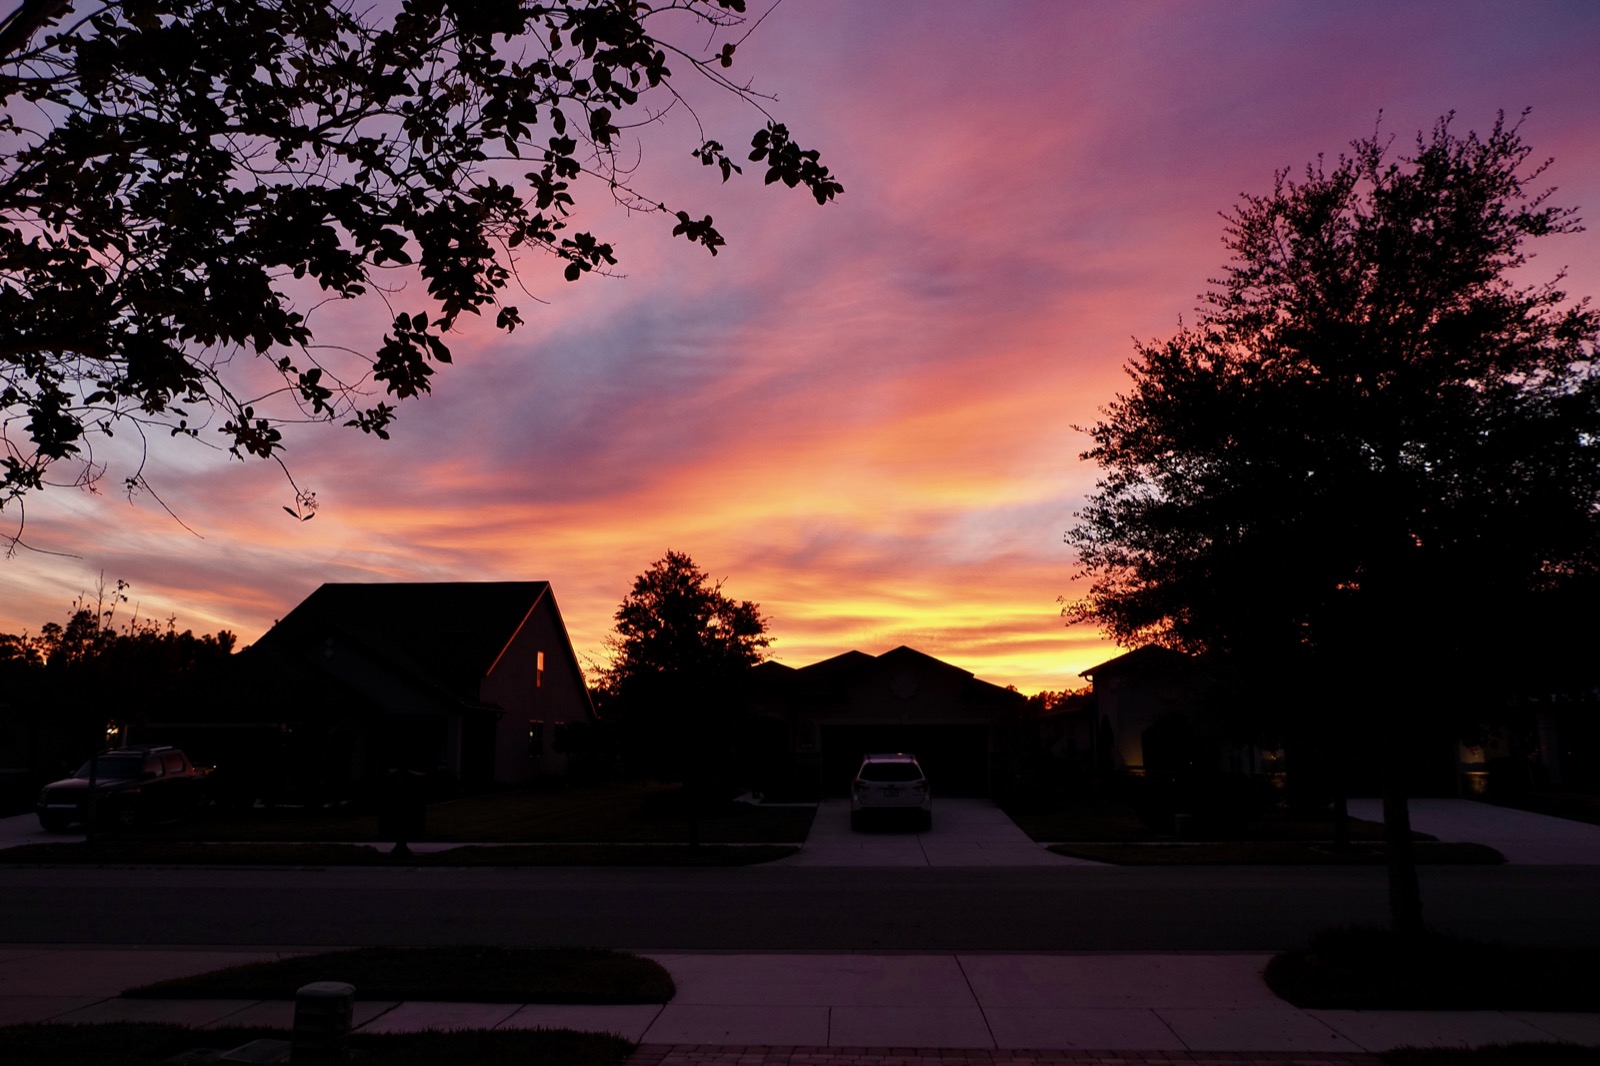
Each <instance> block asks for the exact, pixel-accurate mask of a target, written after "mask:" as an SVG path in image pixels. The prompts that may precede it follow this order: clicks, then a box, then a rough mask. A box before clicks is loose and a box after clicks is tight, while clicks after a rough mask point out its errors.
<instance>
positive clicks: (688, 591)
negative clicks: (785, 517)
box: [604, 551, 771, 714]
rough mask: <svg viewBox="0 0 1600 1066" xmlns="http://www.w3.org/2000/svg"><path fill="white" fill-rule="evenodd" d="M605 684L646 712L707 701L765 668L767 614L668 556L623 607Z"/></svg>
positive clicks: (690, 563) (678, 556)
mask: <svg viewBox="0 0 1600 1066" xmlns="http://www.w3.org/2000/svg"><path fill="white" fill-rule="evenodd" d="M616 620H617V627H616V630H615V632H614V633H613V634H612V638H611V664H610V666H609V667H608V669H607V670H606V672H605V678H604V684H605V686H606V688H607V689H608V690H610V692H611V693H612V694H613V695H615V696H616V697H617V698H618V699H620V700H623V701H624V702H627V701H630V700H631V701H632V702H635V703H636V704H638V705H639V710H640V711H642V712H644V713H647V714H649V713H657V712H661V713H664V712H665V711H666V710H667V708H664V707H652V706H650V704H651V703H652V701H656V700H668V701H677V700H689V699H697V698H700V699H703V698H705V697H706V696H707V694H709V693H712V692H715V691H716V690H718V689H720V688H725V687H726V686H727V684H728V682H729V680H730V679H732V678H735V677H737V676H738V675H739V674H740V673H741V672H742V671H744V670H745V669H747V668H749V667H751V666H754V665H755V664H756V663H758V662H760V661H761V659H762V656H763V654H764V649H765V648H766V647H767V645H768V644H769V643H771V638H769V637H768V636H767V622H766V619H764V618H762V617H761V608H760V607H759V606H758V605H757V604H754V603H752V602H750V601H749V600H734V599H731V598H729V597H728V596H725V595H723V592H722V583H721V582H720V581H713V580H712V579H711V577H710V575H709V574H707V573H706V572H705V571H704V570H702V569H700V568H699V567H698V566H696V565H695V563H694V560H693V559H691V558H689V556H688V555H686V554H684V553H683V552H674V551H669V552H667V554H666V555H664V556H662V557H661V558H660V559H657V560H656V561H655V562H654V563H651V564H650V568H649V569H648V570H646V571H645V572H644V573H642V574H640V575H639V576H638V577H636V578H634V580H633V587H632V588H631V589H630V590H629V591H628V594H627V596H625V597H624V598H623V600H622V604H621V606H619V607H618V608H617V615H616Z"/></svg>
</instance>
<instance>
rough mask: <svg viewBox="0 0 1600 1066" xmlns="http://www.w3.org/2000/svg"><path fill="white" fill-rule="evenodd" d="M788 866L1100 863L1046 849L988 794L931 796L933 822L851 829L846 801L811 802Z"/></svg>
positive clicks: (1074, 864)
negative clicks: (916, 827) (924, 826)
mask: <svg viewBox="0 0 1600 1066" xmlns="http://www.w3.org/2000/svg"><path fill="white" fill-rule="evenodd" d="M779 862H780V864H782V865H788V866H1100V865H1102V864H1101V863H1096V862H1088V861H1086V860H1084V859H1069V858H1066V857H1064V856H1061V855H1055V854H1052V853H1051V852H1049V851H1046V850H1045V849H1044V847H1042V846H1041V845H1039V844H1035V843H1034V842H1033V841H1032V840H1031V839H1029V838H1028V835H1027V834H1026V833H1024V832H1023V831H1022V830H1020V829H1018V828H1017V826H1016V823H1014V822H1012V821H1011V819H1010V818H1007V817H1006V815H1005V812H1004V811H1002V810H1001V809H1000V808H999V807H996V806H995V805H994V802H993V801H992V800H987V799H966V798H949V799H937V798H936V799H935V800H934V801H933V828H932V829H930V830H928V831H927V832H925V833H919V832H915V831H912V830H902V831H894V830H889V829H883V830H874V831H871V832H860V833H858V832H855V831H853V830H852V829H851V828H850V801H849V800H847V799H826V800H823V801H822V802H821V803H820V804H818V805H817V816H816V818H815V819H813V820H812V822H811V835H810V836H809V837H807V838H806V843H805V846H804V847H803V848H801V849H800V853H799V854H798V855H794V856H791V857H790V858H787V859H782V860H779Z"/></svg>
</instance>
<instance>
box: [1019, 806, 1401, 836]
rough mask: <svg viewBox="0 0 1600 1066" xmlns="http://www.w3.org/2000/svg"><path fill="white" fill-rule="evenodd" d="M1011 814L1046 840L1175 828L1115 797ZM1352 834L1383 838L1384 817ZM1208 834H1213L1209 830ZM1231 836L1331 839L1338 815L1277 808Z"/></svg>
mask: <svg viewBox="0 0 1600 1066" xmlns="http://www.w3.org/2000/svg"><path fill="white" fill-rule="evenodd" d="M1006 814H1007V815H1009V816H1010V818H1011V820H1012V821H1014V822H1016V823H1017V825H1018V827H1019V828H1021V829H1022V831H1023V832H1024V833H1027V834H1028V836H1030V837H1032V838H1033V839H1034V840H1036V841H1038V842H1039V843H1041V844H1055V843H1060V842H1065V841H1070V842H1072V843H1091V842H1093V843H1121V842H1131V841H1170V840H1171V839H1172V834H1171V833H1163V832H1161V831H1160V830H1157V829H1152V828H1151V827H1150V826H1148V825H1146V824H1145V823H1144V822H1142V821H1140V820H1139V816H1138V815H1137V814H1135V813H1134V810H1133V808H1132V807H1130V806H1128V805H1126V804H1120V803H1113V802H1111V801H1109V800H1099V799H1086V800H1079V801H1065V802H1061V803H1055V804H1050V805H1048V806H1040V807H1021V806H1015V805H1011V806H1007V807H1006ZM1349 831H1350V839H1351V840H1357V841H1360V840H1382V839H1383V826H1382V825H1381V824H1380V823H1378V822H1364V821H1362V820H1361V819H1359V818H1351V819H1349ZM1202 832H1204V834H1205V838H1206V839H1212V836H1213V834H1212V833H1211V832H1209V831H1203V830H1202ZM1226 835H1227V836H1228V837H1230V838H1234V839H1239V840H1254V841H1316V842H1320V841H1330V840H1332V839H1333V821H1332V819H1330V818H1318V819H1300V818H1290V817H1288V816H1287V815H1284V814H1282V813H1281V812H1273V813H1270V814H1268V815H1265V816H1263V817H1260V818H1256V819H1253V820H1251V821H1249V822H1247V823H1245V824H1244V825H1243V826H1240V827H1238V828H1237V829H1235V830H1233V831H1231V832H1229V833H1227V834H1226ZM1414 836H1415V837H1416V838H1417V839H1418V840H1431V839H1433V838H1432V837H1429V836H1427V835H1426V834H1421V833H1418V834H1414Z"/></svg>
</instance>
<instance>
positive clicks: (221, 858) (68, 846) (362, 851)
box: [0, 838, 799, 866]
mask: <svg viewBox="0 0 1600 1066" xmlns="http://www.w3.org/2000/svg"><path fill="white" fill-rule="evenodd" d="M798 850H799V846H798V845H795V844H748V845H733V844H702V845H700V846H698V847H694V846H691V845H689V844H663V845H656V846H651V845H630V844H508V845H503V846H499V847H489V846H481V845H480V846H467V847H460V848H451V849H450V850H448V851H438V852H425V853H412V854H411V855H408V856H396V855H391V854H390V847H389V845H387V844H380V845H367V844H323V843H316V842H308V843H275V842H271V841H265V842H261V843H250V842H242V841H234V842H211V841H193V840H150V839H142V838H135V839H120V840H96V841H92V842H77V841H73V842H67V841H63V842H61V843H59V844H55V843H46V844H22V845H19V846H17V847H14V848H6V849H4V850H0V864H5V863H11V864H18V865H46V866H85V865H87V866H124V865H154V866H753V865H756V864H758V863H763V862H771V861H772V860H774V859H781V858H784V857H785V856H788V855H793V854H794V853H795V852H796V851H798Z"/></svg>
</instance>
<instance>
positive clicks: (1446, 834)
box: [1350, 799, 1600, 866]
mask: <svg viewBox="0 0 1600 1066" xmlns="http://www.w3.org/2000/svg"><path fill="white" fill-rule="evenodd" d="M1410 806H1411V828H1412V829H1415V830H1416V831H1417V832H1419V833H1428V834H1430V835H1432V836H1436V837H1438V838H1439V839H1440V840H1451V841H1469V842H1471V843H1474V844H1487V845H1488V846H1489V847H1491V848H1494V849H1495V850H1496V851H1498V852H1499V853H1500V854H1502V855H1504V856H1505V857H1506V862H1508V863H1510V864H1511V865H1513V866H1600V825H1589V824H1588V823H1586V822H1574V821H1571V820H1569V819H1566V818H1552V817H1550V816H1549V815H1547V814H1532V813H1530V812H1528V811H1518V810H1513V809H1511V808H1510V807H1496V806H1494V805H1493V804H1489V803H1479V802H1477V801H1476V800H1464V799H1413V800H1412V801H1411V804H1410ZM1350 814H1351V816H1352V817H1355V818H1364V819H1366V820H1367V821H1370V822H1381V821H1383V801H1382V800H1376V799H1353V800H1351V801H1350Z"/></svg>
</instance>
